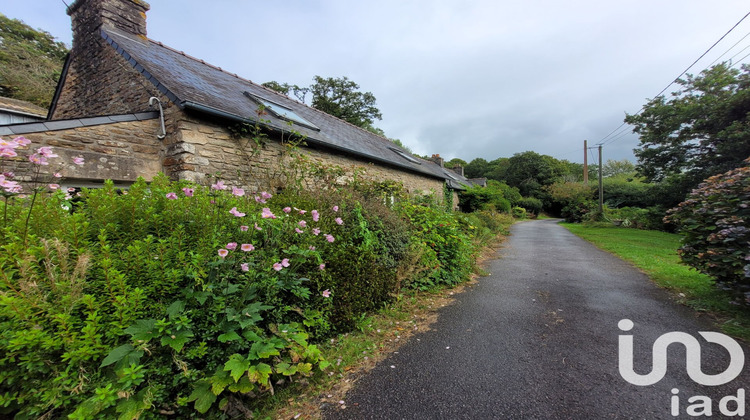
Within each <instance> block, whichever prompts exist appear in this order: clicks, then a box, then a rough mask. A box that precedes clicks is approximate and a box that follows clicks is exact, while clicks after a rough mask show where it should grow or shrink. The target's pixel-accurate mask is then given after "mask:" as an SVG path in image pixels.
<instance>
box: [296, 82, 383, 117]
mask: <svg viewBox="0 0 750 420" xmlns="http://www.w3.org/2000/svg"><path fill="white" fill-rule="evenodd" d="M314 80H315V83H313V84H312V85H311V86H310V93H311V94H312V107H313V108H315V109H319V110H321V111H323V112H325V113H327V114H331V115H333V116H335V117H338V118H341V119H342V120H344V121H347V122H349V123H351V124H354V125H356V126H357V127H366V126H368V125H372V124H373V122H374V120H376V119H378V120H380V119H382V118H383V116H382V115H381V113H380V110H378V108H377V107H376V106H375V95H373V94H372V93H371V92H364V93H363V92H359V91H358V89H359V85H358V84H356V83H354V82H353V81H351V80H349V79H348V78H347V77H341V78H333V77H328V78H323V77H320V76H315V78H314Z"/></svg>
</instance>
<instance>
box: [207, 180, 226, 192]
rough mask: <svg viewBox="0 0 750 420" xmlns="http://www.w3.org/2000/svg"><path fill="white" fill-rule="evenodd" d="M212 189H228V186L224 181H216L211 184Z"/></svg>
mask: <svg viewBox="0 0 750 420" xmlns="http://www.w3.org/2000/svg"><path fill="white" fill-rule="evenodd" d="M211 189H212V190H226V189H227V186H226V185H224V181H216V183H215V184H212V185H211Z"/></svg>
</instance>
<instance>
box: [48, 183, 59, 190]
mask: <svg viewBox="0 0 750 420" xmlns="http://www.w3.org/2000/svg"><path fill="white" fill-rule="evenodd" d="M48 187H49V189H51V190H52V191H54V190H56V189H58V188H60V185H58V184H49V185H48Z"/></svg>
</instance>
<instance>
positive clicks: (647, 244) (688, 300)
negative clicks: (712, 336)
mask: <svg viewBox="0 0 750 420" xmlns="http://www.w3.org/2000/svg"><path fill="white" fill-rule="evenodd" d="M561 224H562V225H563V226H565V227H566V228H567V229H568V230H570V231H571V232H573V233H574V234H576V235H578V236H580V237H581V238H583V239H585V240H587V241H589V242H591V243H593V244H594V245H596V246H597V247H599V248H601V249H603V250H605V251H608V252H611V253H612V254H614V255H617V256H618V257H620V258H622V259H624V260H626V261H629V262H631V263H632V264H633V265H635V266H636V267H638V268H640V269H641V270H642V271H643V272H645V273H646V274H647V275H648V276H649V277H651V279H652V280H654V281H655V282H656V284H658V285H659V286H661V287H664V288H667V289H669V290H671V291H673V292H675V293H678V294H679V296H680V297H681V298H682V301H683V302H684V303H685V304H687V305H689V306H691V307H693V308H694V309H696V310H698V311H704V312H707V313H710V314H712V315H714V316H715V317H716V318H717V320H718V321H719V324H720V325H721V329H722V330H723V331H724V332H725V333H727V334H730V335H733V336H735V337H740V338H743V339H745V340H749V341H750V311H748V310H747V309H745V308H742V307H740V306H738V305H735V304H732V303H730V301H731V299H732V296H731V295H730V294H729V293H728V292H725V291H723V290H719V289H717V288H716V287H715V286H714V283H713V281H712V280H711V278H710V277H708V276H706V275H704V274H701V273H699V272H698V271H696V270H694V269H692V268H690V267H688V266H686V265H683V264H682V263H681V261H680V257H679V256H678V255H677V248H679V246H680V236H679V235H675V234H672V233H666V232H659V231H653V230H639V229H628V228H618V227H614V226H611V227H591V226H585V225H580V224H572V223H561Z"/></svg>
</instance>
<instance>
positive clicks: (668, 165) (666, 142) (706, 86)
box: [625, 63, 750, 208]
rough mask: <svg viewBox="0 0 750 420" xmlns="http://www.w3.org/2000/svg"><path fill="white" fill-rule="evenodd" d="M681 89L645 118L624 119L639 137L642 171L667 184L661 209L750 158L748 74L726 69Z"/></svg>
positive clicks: (647, 109) (656, 102)
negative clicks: (711, 177) (703, 181)
mask: <svg viewBox="0 0 750 420" xmlns="http://www.w3.org/2000/svg"><path fill="white" fill-rule="evenodd" d="M677 83H678V84H679V85H680V86H681V90H680V91H678V92H675V93H673V94H672V95H671V96H669V97H665V96H659V97H657V98H654V99H652V100H651V101H649V102H648V103H647V104H646V105H645V106H644V108H643V112H641V113H640V114H638V115H628V116H627V117H626V118H625V121H626V122H627V123H629V124H632V125H633V126H634V129H633V131H634V132H635V133H637V134H638V135H639V136H640V147H639V148H638V149H636V150H635V154H636V157H637V158H638V161H639V163H638V171H639V172H640V173H641V174H642V175H644V176H645V177H646V180H647V181H649V182H659V183H662V184H664V185H663V186H664V188H665V189H667V190H668V191H666V192H665V194H662V195H661V197H663V198H662V203H661V204H662V205H663V206H666V207H667V208H668V207H672V206H674V205H676V204H677V203H679V202H680V201H683V199H684V197H685V196H686V195H687V194H688V193H689V192H690V191H691V190H692V189H694V188H695V187H697V186H698V184H699V183H701V181H702V180H704V179H706V178H708V177H709V176H712V175H714V174H718V173H723V172H726V171H728V170H731V169H734V168H737V167H740V166H742V161H743V160H744V159H746V158H747V157H748V156H750V120H748V115H750V114H749V113H750V89H748V86H750V68H748V67H747V66H743V68H742V70H738V69H733V68H731V67H730V66H729V65H728V64H727V63H723V64H719V65H716V66H714V67H711V68H710V69H707V70H704V71H702V72H701V74H700V75H698V76H695V77H694V76H690V75H689V76H688V77H687V79H684V80H678V81H677ZM667 199H668V200H671V201H670V202H668V201H666V200H667Z"/></svg>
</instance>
